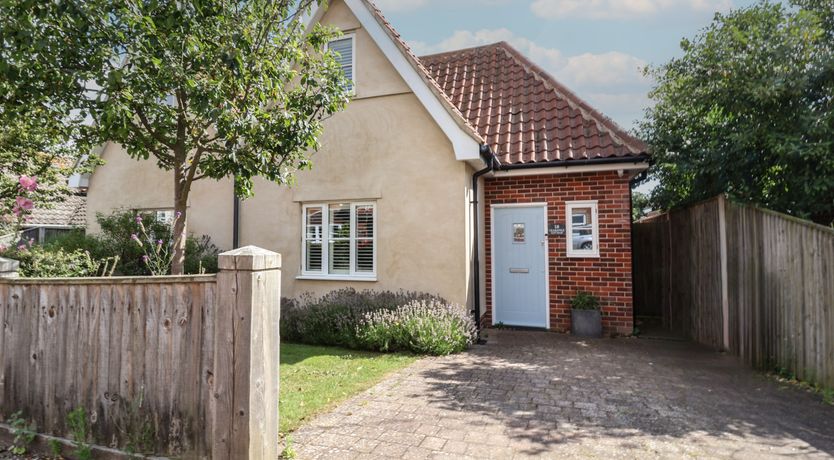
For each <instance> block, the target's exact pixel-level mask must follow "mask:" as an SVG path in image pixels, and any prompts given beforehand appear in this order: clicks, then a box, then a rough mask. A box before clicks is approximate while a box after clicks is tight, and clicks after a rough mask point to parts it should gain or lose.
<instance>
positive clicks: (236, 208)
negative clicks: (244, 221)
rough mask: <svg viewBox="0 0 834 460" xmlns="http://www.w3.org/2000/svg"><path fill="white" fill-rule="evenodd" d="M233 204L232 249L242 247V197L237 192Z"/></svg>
mask: <svg viewBox="0 0 834 460" xmlns="http://www.w3.org/2000/svg"><path fill="white" fill-rule="evenodd" d="M232 206H233V207H232V249H237V248H239V247H240V198H238V197H237V194H235V196H234V204H233V205H232Z"/></svg>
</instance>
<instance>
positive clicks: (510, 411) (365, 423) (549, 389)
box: [292, 330, 834, 459]
mask: <svg viewBox="0 0 834 460" xmlns="http://www.w3.org/2000/svg"><path fill="white" fill-rule="evenodd" d="M486 334H487V343H486V344H485V345H478V346H475V347H473V349H472V350H470V351H469V352H466V353H462V354H458V355H455V356H448V357H441V358H426V359H423V360H420V361H418V362H417V363H415V364H414V365H412V366H410V367H408V368H406V369H404V370H402V371H399V372H397V373H395V374H393V375H391V376H389V377H387V378H386V379H385V380H384V381H382V382H381V383H379V384H378V385H376V386H374V387H373V388H371V389H369V390H368V391H365V392H363V393H361V394H359V395H358V396H356V397H353V398H352V399H350V400H348V401H346V402H344V403H343V404H341V405H340V406H338V407H337V408H336V409H335V410H333V411H332V412H330V413H328V414H324V415H322V416H319V417H317V418H315V419H314V420H312V421H311V422H310V423H308V424H306V425H305V426H303V427H302V428H300V429H299V430H298V431H296V432H295V433H293V435H292V438H293V445H294V448H295V450H296V453H297V456H298V458H301V459H365V458H367V459H371V458H374V459H378V458H404V459H441V458H449V459H451V458H454V459H467V458H472V459H475V458H478V459H481V458H485V459H489V458H495V459H526V458H606V459H608V458H676V459H677V458H731V457H732V458H743V459H744V458H749V459H763V458H784V457H796V458H834V406H831V405H828V404H826V403H824V402H823V401H822V398H821V397H820V396H819V395H817V394H813V393H811V392H809V391H804V390H801V389H798V388H796V387H793V386H788V385H785V384H780V383H778V382H776V381H775V380H773V379H772V378H770V377H767V376H764V375H762V374H759V373H756V372H754V371H752V370H749V369H746V368H744V367H743V366H741V365H740V364H739V363H738V362H737V361H736V359H735V358H732V357H729V356H724V355H722V354H719V353H715V352H712V351H710V350H706V349H704V348H701V347H699V346H697V345H694V344H691V343H687V342H675V341H659V340H646V339H634V338H619V339H593V340H580V339H576V338H573V337H571V336H568V335H563V334H556V333H546V332H526V331H508V330H490V331H488V332H487V333H486Z"/></svg>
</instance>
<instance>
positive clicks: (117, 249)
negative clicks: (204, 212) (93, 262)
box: [44, 210, 220, 276]
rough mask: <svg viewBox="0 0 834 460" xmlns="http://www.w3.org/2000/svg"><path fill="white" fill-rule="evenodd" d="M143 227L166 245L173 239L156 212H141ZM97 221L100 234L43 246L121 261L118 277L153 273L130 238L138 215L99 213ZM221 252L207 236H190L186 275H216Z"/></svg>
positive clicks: (73, 236) (77, 233) (74, 234)
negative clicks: (218, 256) (79, 251)
mask: <svg viewBox="0 0 834 460" xmlns="http://www.w3.org/2000/svg"><path fill="white" fill-rule="evenodd" d="M139 215H141V217H142V224H143V225H144V226H145V229H146V231H147V233H148V235H150V236H151V237H152V238H154V239H162V240H163V244H168V242H169V240H170V235H171V231H170V226H169V225H168V224H166V223H165V222H161V221H158V220H157V219H156V215H155V214H154V213H141V212H140V213H139ZM96 220H97V221H98V223H99V226H100V227H101V232H100V233H98V234H96V235H86V234H85V233H84V231H83V230H78V231H73V232H70V233H67V234H66V235H61V236H60V237H58V238H56V239H55V240H54V241H51V242H49V243H48V244H46V245H44V247H45V248H46V249H47V250H49V251H57V250H59V249H63V250H64V251H65V252H72V251H76V250H78V249H83V250H86V251H88V252H89V253H90V256H91V257H92V258H93V259H105V258H114V257H118V258H119V263H118V264H117V265H116V269H115V271H114V272H113V274H114V275H117V276H148V275H150V274H151V272H150V270H149V269H148V266H147V264H146V263H145V262H144V261H143V260H142V256H143V255H145V252H144V251H143V249H142V247H141V246H139V245H138V244H136V241H134V240H133V239H131V237H132V235H133V234H135V233H137V231H138V230H139V228H138V226H137V225H138V224H137V223H136V213H135V212H134V211H130V210H119V211H116V212H114V213H113V214H110V215H103V214H98V215H97V217H96ZM219 252H220V251H219V250H218V248H217V246H215V245H214V244H213V243H212V242H211V239H210V238H209V237H208V236H205V235H204V236H202V237H200V238H195V237H188V239H187V240H186V242H185V272H186V273H187V274H201V273H217V270H218V268H217V254H218V253H219Z"/></svg>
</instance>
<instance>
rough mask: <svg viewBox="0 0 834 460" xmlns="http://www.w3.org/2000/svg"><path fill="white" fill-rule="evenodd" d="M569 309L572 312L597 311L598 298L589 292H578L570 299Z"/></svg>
mask: <svg viewBox="0 0 834 460" xmlns="http://www.w3.org/2000/svg"><path fill="white" fill-rule="evenodd" d="M570 307H571V308H572V309H574V310H599V298H598V297H597V296H595V295H593V294H591V293H590V292H585V291H579V292H577V293H576V296H575V297H574V298H573V299H571V301H570Z"/></svg>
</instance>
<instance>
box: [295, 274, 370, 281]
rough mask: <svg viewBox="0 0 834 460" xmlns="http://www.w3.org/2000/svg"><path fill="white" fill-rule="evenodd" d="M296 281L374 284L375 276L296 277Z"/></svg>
mask: <svg viewBox="0 0 834 460" xmlns="http://www.w3.org/2000/svg"><path fill="white" fill-rule="evenodd" d="M295 279H297V280H308V281H364V282H374V281H376V276H351V275H298V276H296V277H295Z"/></svg>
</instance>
